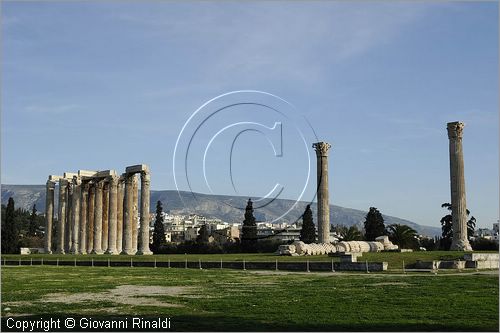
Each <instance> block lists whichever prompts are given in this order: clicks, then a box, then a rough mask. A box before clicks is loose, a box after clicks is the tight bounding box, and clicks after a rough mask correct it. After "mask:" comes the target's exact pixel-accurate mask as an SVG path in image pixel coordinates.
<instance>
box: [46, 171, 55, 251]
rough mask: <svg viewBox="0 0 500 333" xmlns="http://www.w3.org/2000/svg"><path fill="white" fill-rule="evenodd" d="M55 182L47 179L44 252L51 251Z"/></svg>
mask: <svg viewBox="0 0 500 333" xmlns="http://www.w3.org/2000/svg"><path fill="white" fill-rule="evenodd" d="M55 187H56V183H55V182H54V181H52V180H50V179H49V180H47V185H46V194H45V253H48V254H50V253H52V222H53V221H54V190H55Z"/></svg>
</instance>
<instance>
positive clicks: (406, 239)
mask: <svg viewBox="0 0 500 333" xmlns="http://www.w3.org/2000/svg"><path fill="white" fill-rule="evenodd" d="M387 233H388V234H389V239H390V240H391V242H393V243H394V244H396V245H398V246H399V248H406V249H413V248H415V247H417V246H418V241H417V239H418V237H417V231H416V230H415V229H413V228H412V227H409V226H407V225H404V224H391V225H389V226H388V227H387Z"/></svg>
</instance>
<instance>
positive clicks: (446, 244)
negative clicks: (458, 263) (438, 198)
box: [440, 202, 476, 250]
mask: <svg viewBox="0 0 500 333" xmlns="http://www.w3.org/2000/svg"><path fill="white" fill-rule="evenodd" d="M441 207H442V208H446V209H448V210H449V211H450V212H451V204H449V203H448V202H445V203H444V204H442V205H441ZM466 213H467V216H469V215H470V211H469V210H468V209H466ZM440 222H441V236H442V237H441V248H442V249H443V250H449V249H450V246H451V241H452V239H453V217H452V215H451V214H447V215H445V216H443V217H442V218H441V221H440ZM475 229H476V218H475V217H474V216H471V217H470V219H469V221H467V239H469V240H470V238H471V237H472V236H474V230H475Z"/></svg>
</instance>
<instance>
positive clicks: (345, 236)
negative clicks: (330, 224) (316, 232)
mask: <svg viewBox="0 0 500 333" xmlns="http://www.w3.org/2000/svg"><path fill="white" fill-rule="evenodd" d="M335 232H336V233H337V235H339V237H340V239H341V240H343V241H346V242H348V241H360V240H363V235H362V234H361V231H360V230H359V229H358V228H357V227H356V226H354V225H353V226H351V227H349V228H348V227H346V226H345V225H339V226H336V227H335Z"/></svg>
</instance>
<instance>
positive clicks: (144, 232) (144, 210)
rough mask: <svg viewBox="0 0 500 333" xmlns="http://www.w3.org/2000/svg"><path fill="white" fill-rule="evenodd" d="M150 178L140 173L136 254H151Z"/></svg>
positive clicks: (147, 174) (147, 173)
mask: <svg viewBox="0 0 500 333" xmlns="http://www.w3.org/2000/svg"><path fill="white" fill-rule="evenodd" d="M150 185H151V176H150V174H149V172H144V171H143V172H141V229H140V233H139V249H138V251H137V254H143V255H149V254H153V253H152V252H151V250H150V249H149V201H150Z"/></svg>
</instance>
